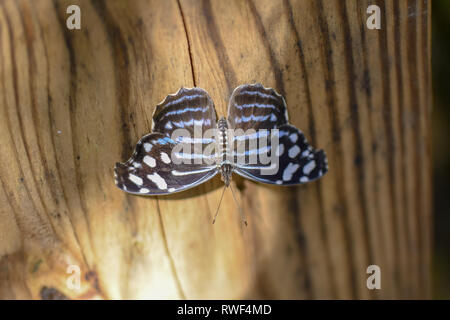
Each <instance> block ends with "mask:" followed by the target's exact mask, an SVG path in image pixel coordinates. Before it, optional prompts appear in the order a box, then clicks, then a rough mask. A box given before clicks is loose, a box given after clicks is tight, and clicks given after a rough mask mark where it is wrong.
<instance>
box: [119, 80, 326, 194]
mask: <svg viewBox="0 0 450 320" xmlns="http://www.w3.org/2000/svg"><path fill="white" fill-rule="evenodd" d="M180 129H182V130H180ZM230 129H231V130H232V131H233V132H237V133H235V134H230V133H229V132H230ZM208 130H210V131H211V130H212V132H215V133H214V134H213V135H211V136H209V137H208V136H203V135H202V136H200V137H197V136H196V133H198V132H206V131H208ZM177 131H181V132H182V134H181V135H176V137H174V133H175V132H177ZM272 131H273V132H276V137H277V144H276V147H275V145H274V144H273V141H274V140H273V139H272V138H273V134H268V132H269V133H270V132H272ZM239 132H240V134H239ZM249 132H251V133H249ZM254 140H258V141H264V146H261V145H259V144H255V143H252V141H254ZM242 143H243V144H242ZM238 145H240V146H244V147H243V148H240V149H239V148H238ZM186 150H188V151H186ZM205 150H209V151H210V152H205ZM251 155H256V156H257V157H256V162H255V161H254V162H253V163H249V161H248V160H249V158H250V156H251ZM274 156H275V157H276V160H277V161H276V163H275V168H273V167H274V164H273V163H263V161H260V160H259V159H260V158H261V159H262V158H264V159H267V158H271V159H273V157H274ZM253 159H254V158H253ZM270 166H271V167H272V169H275V170H271V171H270V173H267V171H264V170H262V169H267V168H268V167H270ZM327 171H328V165H327V158H326V156H325V153H324V152H323V151H322V150H315V149H314V148H313V147H311V146H310V145H309V144H308V142H307V141H306V138H305V136H304V135H303V133H302V132H301V131H300V130H299V129H297V128H296V127H294V126H292V125H291V124H289V122H288V113H287V108H286V103H285V101H284V98H283V97H282V96H281V95H279V94H278V93H277V92H276V91H275V90H274V89H271V88H265V87H263V86H262V85H261V84H245V85H241V86H239V87H237V88H236V89H235V90H234V91H233V93H232V95H231V98H230V101H229V105H228V117H227V118H224V117H222V118H221V119H219V121H217V120H216V112H215V109H214V103H213V101H212V99H211V97H210V96H209V94H208V93H207V92H206V91H205V90H203V89H201V88H192V89H186V88H181V89H180V90H178V92H177V93H175V94H173V95H169V96H167V97H166V98H165V99H164V100H163V101H162V102H161V103H160V104H158V105H157V107H156V110H155V112H154V115H153V124H152V133H150V134H147V135H145V136H144V137H143V138H142V139H141V140H140V141H139V142H138V143H137V146H136V149H135V151H134V153H133V155H132V156H131V158H130V159H129V160H128V161H126V162H125V163H117V164H116V167H115V181H116V185H117V186H118V187H119V188H120V189H122V190H124V191H126V192H129V193H133V194H140V195H163V194H170V193H173V192H179V191H182V190H186V189H189V188H192V187H195V186H197V185H199V184H201V183H203V182H205V181H207V180H209V179H211V178H212V177H214V176H215V175H216V174H218V173H219V172H220V173H221V175H222V180H223V181H224V183H225V186H228V185H229V184H230V181H231V176H232V173H233V172H235V173H236V174H238V175H241V176H243V177H245V178H248V179H250V180H254V181H258V182H263V183H269V184H276V185H284V186H286V185H287V186H289V185H298V184H301V183H305V182H309V181H312V180H315V179H318V178H320V177H322V176H323V175H324V174H325V173H326V172H327Z"/></svg>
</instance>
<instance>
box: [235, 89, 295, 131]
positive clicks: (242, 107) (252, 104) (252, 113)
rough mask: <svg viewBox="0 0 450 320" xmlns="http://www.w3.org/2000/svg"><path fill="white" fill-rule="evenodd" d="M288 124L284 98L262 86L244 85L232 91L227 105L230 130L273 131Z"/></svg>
mask: <svg viewBox="0 0 450 320" xmlns="http://www.w3.org/2000/svg"><path fill="white" fill-rule="evenodd" d="M287 122H288V115H287V108H286V103H285V101H284V98H283V97H282V96H281V95H279V94H278V93H277V92H275V90H274V89H272V88H265V87H264V86H263V85H262V84H260V83H257V84H244V85H241V86H239V87H237V88H236V89H234V91H233V93H232V95H231V97H230V101H229V103H228V123H229V127H230V128H231V129H242V130H243V131H246V130H248V129H255V130H259V129H274V128H276V127H278V126H280V125H283V124H286V123H287Z"/></svg>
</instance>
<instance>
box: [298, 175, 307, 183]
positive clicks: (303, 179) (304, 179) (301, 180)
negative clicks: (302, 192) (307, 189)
mask: <svg viewBox="0 0 450 320" xmlns="http://www.w3.org/2000/svg"><path fill="white" fill-rule="evenodd" d="M308 181H309V179H308V178H307V177H305V176H303V177H301V178H300V182H308Z"/></svg>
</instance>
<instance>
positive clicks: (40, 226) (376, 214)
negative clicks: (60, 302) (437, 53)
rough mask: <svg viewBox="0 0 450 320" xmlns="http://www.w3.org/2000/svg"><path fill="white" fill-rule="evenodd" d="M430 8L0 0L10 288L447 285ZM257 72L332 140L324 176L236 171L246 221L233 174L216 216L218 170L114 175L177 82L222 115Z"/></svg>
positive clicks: (300, 123) (83, 294) (397, 289)
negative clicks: (435, 232) (371, 12)
mask: <svg viewBox="0 0 450 320" xmlns="http://www.w3.org/2000/svg"><path fill="white" fill-rule="evenodd" d="M373 3H375V4H377V5H379V6H380V8H381V19H382V28H381V30H368V29H367V28H366V27H365V21H366V19H367V17H368V15H367V14H366V9H367V7H368V5H369V4H373ZM70 4H78V5H79V6H80V8H81V30H72V31H70V30H68V29H67V28H66V18H67V17H68V15H67V14H66V8H67V6H68V5H70ZM430 16H431V12H430V3H429V2H428V1H426V0H423V1H386V3H384V2H383V1H328V0H323V1H294V0H285V1H273V0H254V1H237V0H236V1H211V2H210V1H197V0H190V1H179V2H177V1H157V0H155V1H140V0H139V1H138V0H136V1H129V2H125V1H115V0H114V1H112V0H111V1H110V0H109V1H101V0H91V1H77V0H73V1H72V0H70V1H65V0H55V1H47V0H39V1H31V0H30V1H25V0H20V1H14V0H2V1H0V77H1V80H0V144H1V145H0V148H1V152H0V298H3V299H5V298H7V299H13V298H37V299H39V298H45V299H51V298H112V299H120V298H164V299H165V298H174V299H178V298H192V299H197V298H200V299H201V298H289V299H306V298H332V299H334V298H338V299H342V298H359V299H367V298H387V299H392V298H427V297H429V296H430V295H429V292H430V291H429V290H430V288H429V285H430V255H431V254H432V251H431V242H430V241H431V216H430V212H431V209H430V206H431V205H430V201H431V189H430V188H431V184H430V121H429V120H430V117H429V115H430V106H431V104H430V75H429V71H430V40H431V39H430V21H431V19H430ZM253 82H262V83H263V84H264V85H265V86H271V87H273V88H275V89H276V90H277V91H278V92H280V93H281V94H283V95H284V97H285V98H286V101H287V105H288V111H289V115H290V119H291V123H293V124H294V125H295V126H297V127H299V128H300V129H301V130H302V131H303V132H305V135H306V137H307V138H308V140H309V141H311V143H312V144H313V145H314V146H315V147H317V148H322V149H324V150H325V151H326V153H327V155H328V159H329V166H330V170H329V173H328V174H327V175H326V176H325V177H324V178H323V179H321V180H320V181H317V182H313V183H310V184H307V185H304V186H300V187H298V188H282V187H269V186H265V185H261V184H257V183H253V182H250V181H244V180H243V179H238V178H236V176H234V177H235V180H234V181H235V183H236V187H237V190H238V196H239V199H240V200H239V201H240V203H241V205H242V206H243V208H244V210H245V212H246V214H247V217H248V223H249V226H248V227H247V228H245V227H244V226H243V225H242V223H241V221H240V218H239V213H238V211H237V209H236V207H235V204H234V203H233V199H232V195H231V192H230V191H229V190H228V191H227V192H226V194H225V198H224V201H223V203H222V207H221V209H220V210H221V212H220V215H219V217H218V220H217V222H216V224H215V225H212V224H211V220H212V216H213V215H214V211H215V209H216V207H217V205H218V201H219V196H220V192H221V185H222V182H221V181H220V178H219V177H217V179H213V180H212V181H211V182H208V183H206V184H204V185H202V186H200V187H198V188H196V189H193V190H190V191H186V192H184V193H180V194H178V195H173V196H166V197H159V198H155V197H154V198H152V197H139V196H132V195H127V194H125V193H124V192H122V191H120V190H119V189H117V188H116V187H115V185H114V179H113V167H114V163H115V162H117V161H124V160H126V159H128V157H129V156H130V155H131V152H132V150H133V148H134V145H135V143H136V142H137V141H138V139H139V138H140V137H141V136H142V135H144V134H146V133H148V132H149V131H150V126H151V116H152V112H153V109H154V107H155V106H156V104H157V103H158V102H160V101H161V100H162V99H163V98H164V97H165V96H166V95H167V94H169V93H174V92H175V91H177V89H178V88H179V87H181V86H186V87H192V86H199V87H202V88H204V89H206V90H207V91H208V92H209V93H210V95H211V96H212V98H213V99H214V102H215V105H216V109H217V112H218V115H219V116H220V115H226V106H227V101H228V98H229V96H230V94H231V91H232V90H233V88H234V87H236V86H237V85H239V84H243V83H253ZM371 264H376V265H379V266H380V268H381V276H382V278H381V279H382V284H381V285H382V288H381V290H372V291H370V290H368V289H367V287H366V279H367V277H368V275H367V274H366V268H367V267H368V266H369V265H371ZM70 265H78V266H79V267H80V270H81V273H82V274H81V275H82V281H81V289H80V290H78V291H77V290H72V289H70V288H68V287H67V285H66V282H67V279H68V277H69V276H70V274H68V273H67V272H66V271H67V268H68V266H70Z"/></svg>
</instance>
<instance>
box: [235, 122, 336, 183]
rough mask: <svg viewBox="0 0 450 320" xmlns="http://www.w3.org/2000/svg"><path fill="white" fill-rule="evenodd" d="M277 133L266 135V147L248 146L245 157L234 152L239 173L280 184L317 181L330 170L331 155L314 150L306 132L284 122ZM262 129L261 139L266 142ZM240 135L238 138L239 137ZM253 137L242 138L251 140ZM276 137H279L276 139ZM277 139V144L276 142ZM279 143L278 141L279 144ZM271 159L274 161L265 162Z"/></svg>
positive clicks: (260, 132) (259, 136) (250, 177)
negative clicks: (307, 139) (251, 157)
mask: <svg viewBox="0 0 450 320" xmlns="http://www.w3.org/2000/svg"><path fill="white" fill-rule="evenodd" d="M277 129H278V131H275V132H273V133H272V134H273V135H266V136H267V138H265V139H266V140H265V142H264V146H261V145H260V144H258V146H257V147H256V148H255V147H248V146H246V147H245V148H244V150H245V153H246V157H245V160H244V161H242V159H241V161H239V160H238V158H237V157H236V155H238V154H240V153H239V152H238V151H236V149H235V151H234V155H235V158H234V159H235V163H236V165H235V169H234V172H236V173H237V174H239V175H241V176H243V177H245V178H248V179H251V180H254V181H258V182H264V183H269V184H278V185H296V184H301V183H305V182H309V181H313V180H316V179H318V178H320V177H322V176H323V175H324V174H325V173H326V172H327V171H328V163H327V158H326V155H325V153H324V152H323V150H314V148H313V147H312V146H310V145H309V144H308V142H307V141H306V138H305V136H304V135H303V133H302V132H301V131H300V130H298V129H297V128H295V127H294V126H292V125H289V124H284V125H282V126H280V127H279V128H277ZM262 132H264V131H258V133H259V135H258V142H261V141H263V139H264V137H262V138H261V135H262ZM235 138H236V137H235ZM251 138H252V136H249V135H248V136H243V137H242V136H241V137H240V139H241V141H242V139H245V140H247V141H246V143H248V142H250V141H251V140H252V139H251ZM274 138H275V139H274ZM274 141H275V143H273V142H274ZM276 142H278V143H276ZM252 154H253V155H254V154H256V155H257V158H256V161H250V160H251V159H250V155H252ZM264 159H266V160H267V159H270V161H264V162H265V163H263V161H262V160H264Z"/></svg>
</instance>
